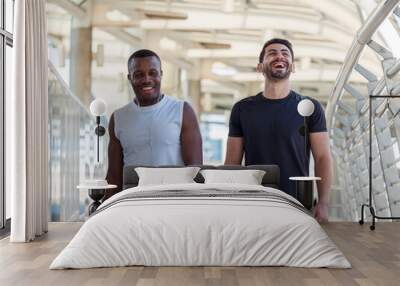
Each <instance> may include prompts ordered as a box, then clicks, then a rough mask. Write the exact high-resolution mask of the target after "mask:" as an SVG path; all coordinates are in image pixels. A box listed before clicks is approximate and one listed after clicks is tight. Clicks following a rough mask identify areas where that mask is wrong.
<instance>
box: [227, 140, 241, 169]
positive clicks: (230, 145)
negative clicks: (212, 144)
mask: <svg viewBox="0 0 400 286" xmlns="http://www.w3.org/2000/svg"><path fill="white" fill-rule="evenodd" d="M242 160H243V137H228V142H227V146H226V158H225V165H241V164H242Z"/></svg>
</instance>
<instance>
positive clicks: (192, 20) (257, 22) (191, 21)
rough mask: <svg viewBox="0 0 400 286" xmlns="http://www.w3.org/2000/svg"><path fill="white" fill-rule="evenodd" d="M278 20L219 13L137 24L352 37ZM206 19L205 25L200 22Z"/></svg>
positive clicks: (328, 26)
mask: <svg viewBox="0 0 400 286" xmlns="http://www.w3.org/2000/svg"><path fill="white" fill-rule="evenodd" d="M291 16H292V17H291V18H290V17H288V18H287V19H285V20H282V17H283V15H276V14H270V15H264V14H256V13H254V14H253V15H250V14H243V13H230V14H224V13H221V12H214V11H213V12H202V11H191V12H188V19H187V20H141V21H140V27H141V28H143V29H145V30H176V29H179V30H196V29H198V30H218V29H221V30H227V29H260V30H265V28H269V29H274V30H284V31H291V32H300V33H307V34H312V35H318V36H321V37H324V38H327V39H332V40H335V39H341V41H346V42H351V40H352V36H353V34H352V33H351V32H350V31H346V29H344V28H341V27H340V26H339V25H335V24H332V23H326V22H317V21H315V19H310V18H302V17H299V15H297V16H295V15H291ZM204 19H207V21H204Z"/></svg>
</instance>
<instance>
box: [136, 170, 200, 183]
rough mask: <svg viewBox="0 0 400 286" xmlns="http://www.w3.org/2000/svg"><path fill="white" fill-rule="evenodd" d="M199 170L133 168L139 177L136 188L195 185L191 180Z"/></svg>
mask: <svg viewBox="0 0 400 286" xmlns="http://www.w3.org/2000/svg"><path fill="white" fill-rule="evenodd" d="M199 170H200V168H199V167H183V168H146V167H137V168H135V171H136V173H137V174H138V176H139V184H138V186H150V185H168V184H187V183H195V181H193V179H194V178H195V177H196V175H197V173H198V172H199Z"/></svg>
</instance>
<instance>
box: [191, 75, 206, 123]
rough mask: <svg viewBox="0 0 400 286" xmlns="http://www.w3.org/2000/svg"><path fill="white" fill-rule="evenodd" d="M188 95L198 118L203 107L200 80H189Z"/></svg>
mask: <svg viewBox="0 0 400 286" xmlns="http://www.w3.org/2000/svg"><path fill="white" fill-rule="evenodd" d="M189 97H190V99H191V104H192V107H193V109H194V111H195V112H196V115H197V118H198V119H200V115H201V112H202V111H203V108H202V106H201V82H200V80H197V79H196V80H193V79H190V80H189Z"/></svg>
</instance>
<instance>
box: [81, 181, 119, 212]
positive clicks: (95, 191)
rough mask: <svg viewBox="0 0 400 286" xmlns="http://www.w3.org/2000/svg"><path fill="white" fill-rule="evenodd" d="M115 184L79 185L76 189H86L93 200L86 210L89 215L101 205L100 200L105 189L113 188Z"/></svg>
mask: <svg viewBox="0 0 400 286" xmlns="http://www.w3.org/2000/svg"><path fill="white" fill-rule="evenodd" d="M116 187H117V185H105V186H96V185H79V186H77V188H78V189H87V190H88V194H89V197H90V198H91V199H92V200H93V202H92V203H91V204H90V205H89V207H88V211H89V215H91V214H92V213H94V212H95V211H96V210H97V208H98V207H99V206H100V205H101V202H100V200H101V199H102V198H103V197H104V195H105V193H106V189H114V188H116Z"/></svg>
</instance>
